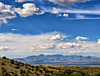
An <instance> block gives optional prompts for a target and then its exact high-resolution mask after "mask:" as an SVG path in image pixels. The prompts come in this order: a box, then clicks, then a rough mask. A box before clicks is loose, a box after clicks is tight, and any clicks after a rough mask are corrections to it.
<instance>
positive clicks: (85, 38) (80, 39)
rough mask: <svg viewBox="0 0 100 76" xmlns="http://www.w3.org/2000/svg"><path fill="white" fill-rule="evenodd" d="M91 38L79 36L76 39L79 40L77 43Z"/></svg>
mask: <svg viewBox="0 0 100 76" xmlns="http://www.w3.org/2000/svg"><path fill="white" fill-rule="evenodd" d="M88 39H89V38H87V37H81V36H77V37H76V38H75V40H77V41H82V40H88Z"/></svg>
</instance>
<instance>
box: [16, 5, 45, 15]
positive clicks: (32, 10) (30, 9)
mask: <svg viewBox="0 0 100 76" xmlns="http://www.w3.org/2000/svg"><path fill="white" fill-rule="evenodd" d="M14 10H15V12H17V13H18V14H20V15H21V16H22V17H28V16H32V15H33V14H36V15H41V14H44V12H43V11H41V10H39V8H37V7H36V6H35V4H33V3H26V4H23V9H21V8H14Z"/></svg>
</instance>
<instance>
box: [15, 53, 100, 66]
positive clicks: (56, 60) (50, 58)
mask: <svg viewBox="0 0 100 76" xmlns="http://www.w3.org/2000/svg"><path fill="white" fill-rule="evenodd" d="M14 60H16V61H19V62H23V63H27V64H32V65H100V57H95V56H79V55H66V56H64V55H61V54H56V55H43V54H41V55H38V56H28V57H25V58H14Z"/></svg>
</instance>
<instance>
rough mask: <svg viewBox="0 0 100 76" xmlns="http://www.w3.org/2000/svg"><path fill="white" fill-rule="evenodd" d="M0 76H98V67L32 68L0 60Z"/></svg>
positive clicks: (99, 69)
mask: <svg viewBox="0 0 100 76" xmlns="http://www.w3.org/2000/svg"><path fill="white" fill-rule="evenodd" d="M0 76H100V67H99V66H43V65H39V66H33V65H29V64H23V63H21V62H17V61H14V60H12V59H8V58H6V57H2V58H0Z"/></svg>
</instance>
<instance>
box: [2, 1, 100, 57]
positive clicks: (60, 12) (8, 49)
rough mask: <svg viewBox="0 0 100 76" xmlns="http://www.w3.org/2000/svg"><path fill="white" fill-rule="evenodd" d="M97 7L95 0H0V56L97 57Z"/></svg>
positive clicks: (99, 16) (99, 19) (99, 42)
mask: <svg viewBox="0 0 100 76" xmlns="http://www.w3.org/2000/svg"><path fill="white" fill-rule="evenodd" d="M99 7H100V1H99V0H73V1H70V0H63V1H61V0H0V52H1V53H0V56H3V55H6V56H8V57H10V58H13V57H24V56H29V55H38V54H41V53H42V54H63V55H93V56H99V54H100V51H99V49H100V40H99V38H100V34H99V32H100V31H99V29H100V26H99V24H100V8H99Z"/></svg>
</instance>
